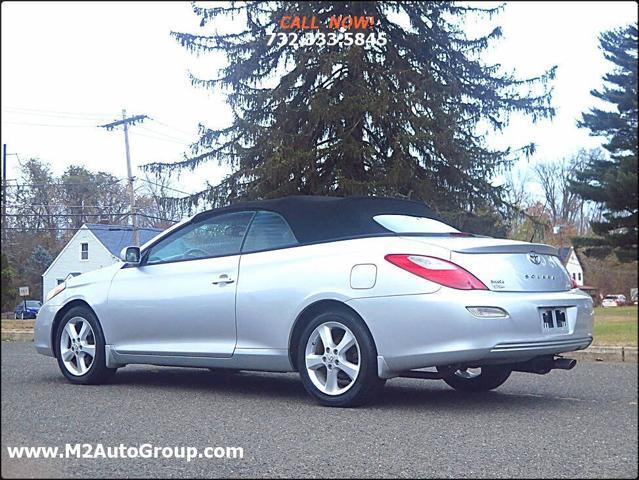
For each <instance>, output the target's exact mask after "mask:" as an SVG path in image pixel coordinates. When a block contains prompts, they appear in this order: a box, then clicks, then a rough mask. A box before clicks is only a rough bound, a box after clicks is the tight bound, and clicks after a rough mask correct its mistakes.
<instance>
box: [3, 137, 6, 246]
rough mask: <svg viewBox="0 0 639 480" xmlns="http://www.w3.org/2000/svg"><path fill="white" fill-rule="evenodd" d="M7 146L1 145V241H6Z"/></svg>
mask: <svg viewBox="0 0 639 480" xmlns="http://www.w3.org/2000/svg"><path fill="white" fill-rule="evenodd" d="M6 226H7V144H6V143H5V144H3V145H2V241H3V242H4V241H5V240H6V239H7V229H6Z"/></svg>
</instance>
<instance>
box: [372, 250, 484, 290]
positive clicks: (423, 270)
mask: <svg viewBox="0 0 639 480" xmlns="http://www.w3.org/2000/svg"><path fill="white" fill-rule="evenodd" d="M384 258H385V259H386V260H388V261H389V262H390V263H392V264H393V265H397V266H398V267H399V268H402V269H404V270H406V271H408V272H410V273H413V274H415V275H418V276H420V277H422V278H425V279H426V280H430V281H431V282H435V283H439V284H440V285H444V286H445V287H450V288H457V289H458V290H488V288H487V287H486V285H484V284H483V283H482V282H481V281H480V280H479V279H477V277H475V276H474V275H473V274H472V273H470V272H469V271H467V270H464V269H463V268H462V267H460V266H459V265H455V264H454V263H452V262H449V261H448V260H442V259H441V258H436V257H427V256H425V255H405V254H392V255H386V256H385V257H384Z"/></svg>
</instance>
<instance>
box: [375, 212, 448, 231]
mask: <svg viewBox="0 0 639 480" xmlns="http://www.w3.org/2000/svg"><path fill="white" fill-rule="evenodd" d="M373 220H375V221H376V222H377V223H379V224H380V225H381V226H382V227H384V228H385V229H387V230H390V231H391V232H395V233H459V230H457V229H455V228H453V227H451V226H450V225H446V224H445V223H443V222H440V221H439V220H433V219H432V218H426V217H412V216H410V215H376V216H374V217H373Z"/></svg>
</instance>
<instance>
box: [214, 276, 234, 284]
mask: <svg viewBox="0 0 639 480" xmlns="http://www.w3.org/2000/svg"><path fill="white" fill-rule="evenodd" d="M233 282H235V280H233V279H232V278H229V276H228V275H227V274H226V273H223V274H222V275H220V276H219V277H218V279H217V280H216V281H215V282H213V285H226V284H227V283H233Z"/></svg>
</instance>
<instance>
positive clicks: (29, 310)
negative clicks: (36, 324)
mask: <svg viewBox="0 0 639 480" xmlns="http://www.w3.org/2000/svg"><path fill="white" fill-rule="evenodd" d="M41 306H42V302H40V301H38V300H27V301H22V302H20V303H19V304H18V305H17V306H16V309H15V311H14V313H15V318H16V320H17V319H19V318H22V319H25V318H36V316H37V315H38V312H39V311H40V307H41Z"/></svg>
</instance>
